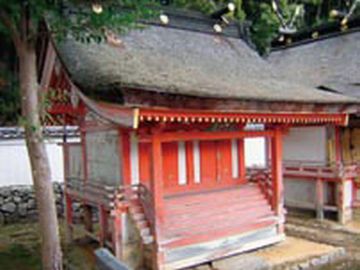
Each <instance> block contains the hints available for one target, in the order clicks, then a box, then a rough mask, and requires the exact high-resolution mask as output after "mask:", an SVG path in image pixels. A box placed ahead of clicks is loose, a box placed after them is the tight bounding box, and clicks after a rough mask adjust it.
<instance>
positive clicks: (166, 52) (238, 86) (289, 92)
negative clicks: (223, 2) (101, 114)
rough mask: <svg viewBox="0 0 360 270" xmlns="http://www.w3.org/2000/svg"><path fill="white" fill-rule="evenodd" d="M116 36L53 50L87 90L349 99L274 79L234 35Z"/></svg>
mask: <svg viewBox="0 0 360 270" xmlns="http://www.w3.org/2000/svg"><path fill="white" fill-rule="evenodd" d="M121 40H122V46H120V47H115V46H113V45H109V44H105V43H103V44H81V43H78V42H75V41H74V40H67V41H65V42H63V43H62V44H60V45H58V46H57V50H58V53H59V56H60V58H61V60H62V61H63V63H64V64H65V66H66V68H67V69H68V71H69V73H70V76H71V77H72V79H73V81H74V82H75V83H76V84H77V85H78V86H80V88H81V90H82V91H84V92H85V93H87V94H91V92H92V91H109V90H111V92H113V90H116V91H120V92H121V90H122V89H123V88H128V89H129V88H133V89H142V90H145V91H155V92H160V93H170V94H179V95H188V96H198V97H213V98H231V99H238V100H257V101H285V102H302V103H345V102H353V101H354V100H353V99H351V98H348V97H345V96H343V95H335V94H331V93H326V92H320V91H314V89H313V87H312V86H306V85H303V84H302V83H303V82H299V84H297V83H294V82H293V81H286V80H282V79H279V78H278V77H277V74H276V72H274V71H273V70H272V68H271V66H270V65H268V63H267V62H266V61H264V60H263V59H262V58H261V57H260V56H259V55H258V54H257V53H256V52H255V51H253V50H252V49H251V48H250V47H249V46H248V45H247V44H246V43H245V42H244V41H243V40H241V39H239V38H231V37H225V36H219V35H211V34H208V33H202V32H195V31H188V30H181V29H175V28H170V27H162V26H155V25H152V26H147V27H145V29H141V30H133V31H131V32H130V33H128V34H127V35H125V36H123V37H121Z"/></svg>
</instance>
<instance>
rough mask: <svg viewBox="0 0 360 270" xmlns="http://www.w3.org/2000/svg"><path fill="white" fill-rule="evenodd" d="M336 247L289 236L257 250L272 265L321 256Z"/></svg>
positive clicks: (257, 254)
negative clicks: (275, 243) (277, 242)
mask: <svg viewBox="0 0 360 270" xmlns="http://www.w3.org/2000/svg"><path fill="white" fill-rule="evenodd" d="M336 249H337V248H336V247H334V246H330V245H325V244H319V243H316V242H311V241H308V240H304V239H301V238H294V237H287V238H286V240H285V241H283V242H281V243H279V244H277V245H274V246H272V247H269V248H266V249H263V250H259V251H257V252H256V256H257V257H259V258H261V259H263V260H265V261H267V262H268V263H269V264H270V265H280V264H284V263H291V262H297V261H302V260H306V259H309V258H313V257H320V256H322V255H326V254H330V253H332V252H333V251H335V250H336Z"/></svg>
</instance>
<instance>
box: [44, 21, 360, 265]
mask: <svg viewBox="0 0 360 270" xmlns="http://www.w3.org/2000/svg"><path fill="white" fill-rule="evenodd" d="M189 22H191V23H189ZM212 23H213V22H211V21H209V20H208V19H204V18H202V17H199V16H189V15H188V16H184V15H182V16H180V15H176V14H174V15H171V17H170V23H169V24H168V25H166V26H165V25H160V23H156V22H154V23H148V24H147V25H145V27H144V28H143V29H139V30H133V31H130V32H129V33H128V34H126V35H124V36H121V37H119V38H118V39H116V40H115V41H116V42H114V39H112V40H109V41H108V42H107V43H101V44H81V43H79V42H76V41H74V40H72V39H68V40H65V41H63V42H62V43H54V42H52V41H48V42H44V44H43V50H42V51H43V52H44V53H43V57H42V58H41V57H40V59H43V61H42V62H41V63H40V70H41V75H42V76H41V86H42V89H44V91H54V93H53V94H52V95H50V97H51V98H50V100H51V107H50V108H49V113H50V114H51V115H52V117H51V120H52V121H53V122H57V123H59V124H60V123H61V124H65V125H76V126H78V127H79V128H80V133H81V141H80V143H67V142H66V141H64V153H65V186H66V189H65V194H66V204H67V207H66V210H67V211H66V221H67V225H68V236H69V238H70V237H71V232H72V230H73V229H74V227H79V226H80V225H79V224H78V222H77V221H76V220H74V219H73V214H72V204H73V203H74V202H76V201H78V202H81V203H82V204H83V209H84V218H83V220H82V223H83V225H84V226H81V228H83V229H84V230H85V231H86V233H87V234H88V235H89V236H92V237H94V238H96V239H97V240H98V241H99V242H100V244H101V245H105V246H108V247H109V248H110V249H111V250H112V251H113V252H114V254H115V255H116V256H117V257H118V258H119V259H121V260H123V261H125V262H127V263H128V264H129V265H131V267H132V268H136V266H135V265H137V266H139V265H141V266H142V267H145V266H146V267H149V268H151V269H180V268H185V267H189V266H193V265H197V264H201V263H204V262H208V261H211V260H214V259H218V258H222V257H226V256H229V255H233V254H238V253H241V252H244V251H249V250H252V249H256V248H260V247H263V246H267V245H270V244H274V243H277V242H279V241H281V240H283V239H284V221H285V214H286V213H285V210H284V184H283V138H284V137H286V135H287V134H288V132H289V129H291V128H292V127H300V126H301V127H303V126H312V127H318V126H325V125H326V126H327V127H333V128H336V127H342V126H346V125H347V123H348V115H349V113H351V112H353V111H355V110H356V106H357V100H356V99H353V98H350V97H345V96H343V95H337V94H334V93H327V92H320V91H314V89H313V88H312V87H309V86H303V85H301V84H296V83H294V82H291V81H290V82H289V81H284V80H282V79H279V78H278V76H277V74H276V72H274V70H273V69H272V68H271V67H270V66H269V65H268V64H267V63H266V62H265V61H264V60H263V59H262V58H260V57H259V56H258V55H257V53H256V52H255V51H253V50H252V49H251V48H250V47H249V46H248V45H247V43H246V42H245V41H244V40H242V39H241V38H240V36H239V33H238V28H237V27H235V26H231V25H230V26H229V27H228V28H227V29H226V31H225V32H224V33H223V34H220V35H219V34H214V33H213V30H212ZM247 138H264V139H265V140H266V142H267V152H268V153H267V156H268V157H269V159H268V161H267V163H266V168H264V170H263V171H266V172H267V173H266V174H263V173H262V174H259V173H258V171H256V170H252V169H251V168H247V167H246V164H245V159H244V140H245V139H247ZM250 150H251V149H250ZM95 208H96V209H97V210H98V216H99V218H98V219H99V226H93V225H94V224H93V221H94V220H95V219H94V218H93V214H94V209H95Z"/></svg>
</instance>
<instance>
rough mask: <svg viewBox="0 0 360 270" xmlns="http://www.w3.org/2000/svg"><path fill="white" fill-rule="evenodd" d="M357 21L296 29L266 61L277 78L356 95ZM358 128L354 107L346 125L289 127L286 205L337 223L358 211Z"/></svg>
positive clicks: (359, 38)
mask: <svg viewBox="0 0 360 270" xmlns="http://www.w3.org/2000/svg"><path fill="white" fill-rule="evenodd" d="M359 25H360V20H359V18H354V19H352V20H350V21H349V29H348V30H346V29H342V30H341V29H340V26H339V23H338V22H333V23H329V24H325V25H323V26H321V27H317V28H314V29H310V30H309V31H308V32H299V33H297V34H295V35H293V37H292V39H293V42H292V43H288V42H284V43H283V44H279V43H278V44H276V46H275V47H274V48H273V51H272V53H271V54H270V55H269V57H268V59H267V60H268V62H269V63H270V64H271V65H272V66H273V68H274V69H276V70H278V72H279V74H281V75H282V76H283V78H287V79H288V80H291V81H293V82H297V83H302V84H303V85H307V86H309V87H314V88H316V89H317V90H315V91H318V92H319V91H321V92H331V93H338V94H342V95H345V96H351V97H354V98H358V99H359V98H360V87H359V83H358V82H359V77H360V70H359V64H360V57H359V53H358V52H359V51H360V32H359ZM314 33H317V34H318V38H315V39H314V38H312V36H316V35H314ZM359 127H360V125H359V114H358V111H357V112H355V113H353V114H351V115H350V117H349V124H348V125H347V126H346V127H340V126H338V127H333V126H316V127H308V126H307V127H292V128H290V129H289V134H288V136H286V138H285V141H284V152H283V159H284V180H285V185H284V186H285V205H286V206H288V207H292V208H300V209H308V210H316V212H317V217H318V218H320V219H322V218H324V216H325V217H330V218H331V217H337V219H338V220H339V221H340V222H341V223H346V222H348V221H351V220H352V219H353V218H355V217H356V216H358V215H359V214H358V213H359V207H360V178H359V175H360V128H359ZM309 141H312V142H313V143H311V144H309Z"/></svg>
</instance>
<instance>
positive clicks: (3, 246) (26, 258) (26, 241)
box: [0, 221, 97, 270]
mask: <svg viewBox="0 0 360 270" xmlns="http://www.w3.org/2000/svg"><path fill="white" fill-rule="evenodd" d="M60 235H61V240H62V250H63V256H64V262H66V263H68V264H69V265H70V266H71V269H77V270H92V269H95V268H94V264H95V258H94V255H93V250H94V249H95V248H96V247H97V246H96V245H95V244H89V242H86V241H79V242H75V243H73V244H71V245H65V244H64V243H65V241H64V239H65V237H64V236H65V235H64V225H63V222H62V221H61V222H60ZM79 237H81V235H76V238H79ZM39 239H40V237H39V227H38V224H37V223H24V224H12V225H6V226H0V269H1V270H2V269H4V270H38V269H39V270H40V269H41V248H40V240H39ZM65 269H66V267H65Z"/></svg>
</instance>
